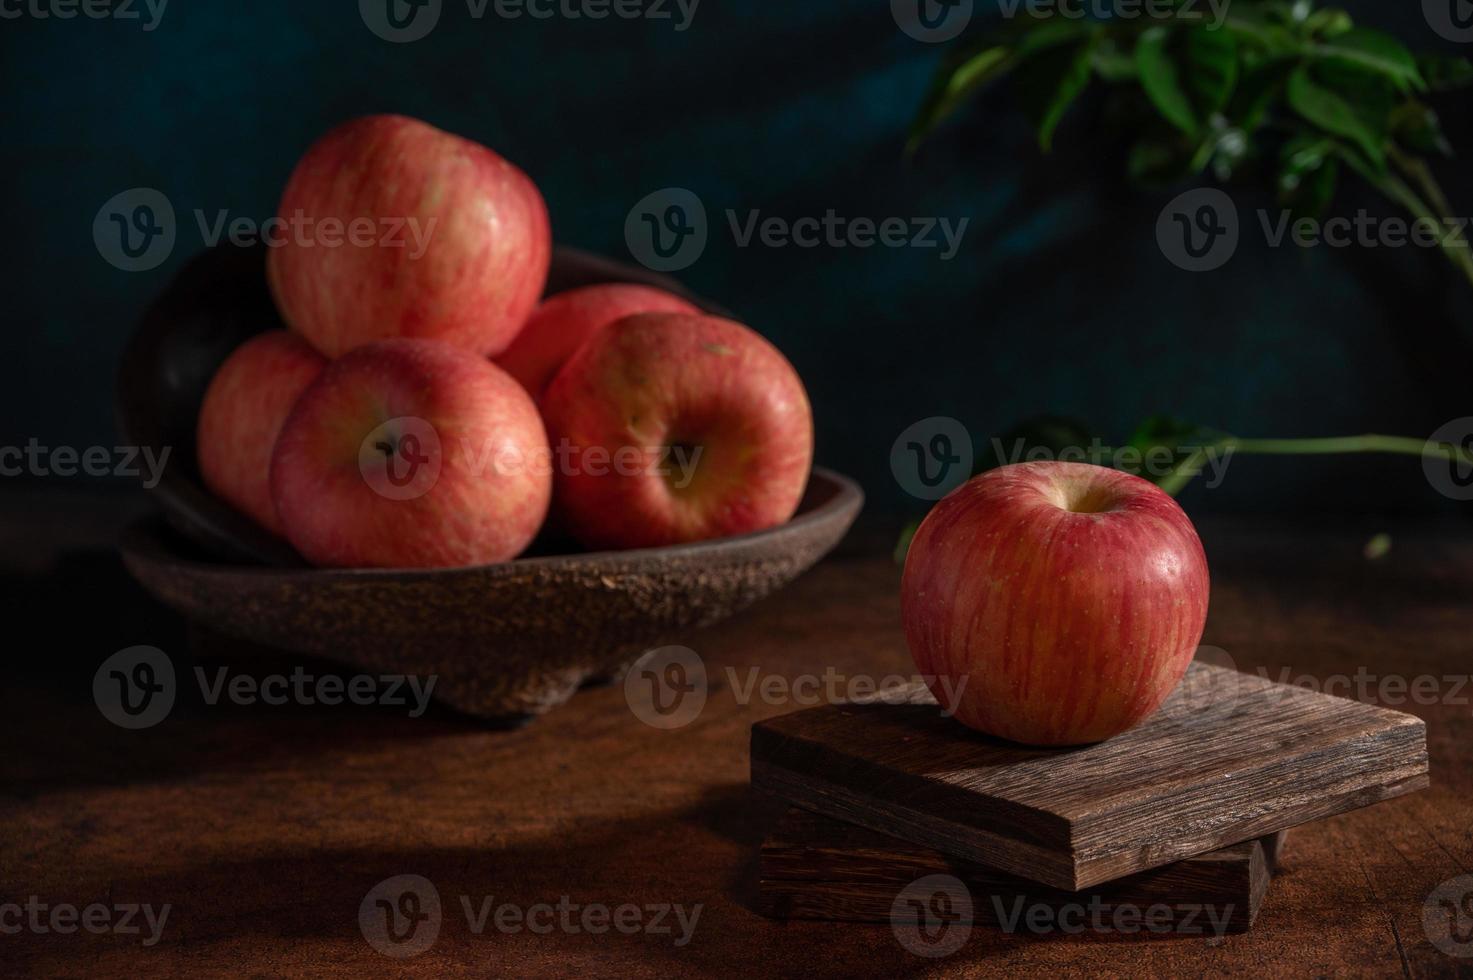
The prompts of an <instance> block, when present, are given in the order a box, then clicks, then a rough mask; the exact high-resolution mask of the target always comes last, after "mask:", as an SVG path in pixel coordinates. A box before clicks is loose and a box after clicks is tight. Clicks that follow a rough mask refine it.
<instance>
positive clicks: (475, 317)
mask: <svg viewBox="0 0 1473 980" xmlns="http://www.w3.org/2000/svg"><path fill="white" fill-rule="evenodd" d="M277 217H278V219H279V222H280V225H279V227H278V228H277V229H276V231H275V232H274V233H273V234H272V236H271V237H272V239H273V241H272V244H273V246H274V247H272V248H271V249H270V250H269V254H268V256H267V260H266V263H267V264H266V271H267V278H268V280H269V282H270V285H271V292H272V294H273V295H274V296H275V298H276V303H277V306H278V307H279V308H280V310H281V313H282V316H283V317H285V319H286V321H287V323H288V324H289V325H290V326H292V327H293V328H294V329H296V330H297V331H299V332H300V333H301V334H302V336H304V337H306V338H307V340H309V341H310V342H311V343H312V344H313V345H314V346H315V347H317V349H318V350H320V351H322V352H323V353H325V354H327V355H328V356H330V357H337V356H339V355H341V354H344V353H346V352H348V351H350V350H352V349H353V348H355V347H358V346H359V345H361V344H365V343H368V342H370V341H374V340H382V339H388V338H393V337H411V338H421V339H432V340H443V341H445V342H447V343H453V344H457V345H459V346H461V347H467V348H469V349H471V350H474V351H477V352H478V353H481V354H483V355H493V354H499V353H500V352H501V351H502V350H504V349H505V348H506V346H507V345H508V344H510V343H511V341H512V338H513V337H515V336H516V333H517V331H518V330H520V329H521V327H522V324H523V323H524V322H525V321H526V319H527V316H528V314H530V313H531V312H532V309H533V308H534V307H535V306H536V304H537V300H538V297H540V296H541V295H542V289H543V286H544V284H545V283H546V280H547V268H548V263H549V261H550V259H551V255H552V234H551V231H550V229H549V226H548V219H547V207H546V205H545V204H544V203H543V200H542V195H541V194H540V193H539V192H538V190H537V187H536V185H535V184H533V183H532V181H531V180H530V179H529V178H528V177H527V175H526V174H524V173H522V171H520V170H518V169H517V168H516V167H515V166H513V165H512V164H510V163H508V162H507V161H506V160H504V159H502V158H501V157H500V156H498V155H497V154H496V153H494V152H492V151H491V150H489V149H487V148H486V147H484V146H482V145H480V144H479V143H475V142H472V141H471V140H467V139H462V138H461V137H459V136H454V135H452V134H450V133H446V132H443V131H441V130H439V129H436V128H435V127H433V126H430V125H428V124H427V123H423V122H420V121H418V120H415V119H410V118H407V117H405V116H392V115H380V116H366V117H364V118H361V119H355V120H353V121H351V122H348V123H345V124H343V125H341V126H339V127H337V128H336V129H334V130H332V131H331V132H329V133H328V134H327V135H326V136H323V137H322V138H321V139H320V140H318V141H317V142H316V143H314V144H313V145H312V147H311V148H310V149H308V151H307V153H306V155H305V156H303V157H302V159H301V161H300V162H299V163H298V164H297V166H296V169H295V170H294V171H293V172H292V175H291V179H290V180H289V181H288V183H287V186H286V191H285V193H284V194H283V195H282V199H281V205H280V208H279V211H278V214H277Z"/></svg>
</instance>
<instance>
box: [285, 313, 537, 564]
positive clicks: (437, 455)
mask: <svg viewBox="0 0 1473 980" xmlns="http://www.w3.org/2000/svg"><path fill="white" fill-rule="evenodd" d="M549 458H550V453H549V450H548V446H547V437H546V434H545V432H544V430H543V427H542V420H541V419H540V418H539V417H538V415H537V408H536V406H535V405H533V404H532V399H531V397H530V396H528V395H527V393H526V391H524V390H523V389H522V386H521V385H519V384H517V382H516V381H514V380H512V378H511V376H510V375H508V374H507V373H506V372H505V371H502V370H501V369H500V368H498V367H497V366H496V365H494V364H492V363H491V362H490V361H488V360H486V359H485V358H484V357H482V356H480V355H478V354H475V353H473V352H471V351H467V350H463V349H461V348H458V347H454V346H452V345H450V344H444V343H439V342H437V341H432V340H385V341H379V342H377V343H373V344H368V345H365V346H363V347H359V348H357V349H356V350H354V351H352V352H351V353H349V354H345V355H343V356H342V357H340V358H338V359H337V360H335V361H333V362H332V363H331V364H329V365H328V366H327V367H326V369H324V370H323V372H322V374H321V376H320V377H318V378H317V380H316V381H314V382H313V383H312V384H311V385H310V386H308V388H307V389H306V390H305V391H303V392H302V395H301V397H300V398H298V399H297V402H296V405H295V406H294V407H293V409H292V412H291V415H289V416H288V417H287V420H286V422H285V423H284V424H283V425H282V427H281V435H280V437H279V438H278V439H277V441H276V448H275V451H274V453H273V455H272V457H271V496H272V499H273V500H274V501H275V504H276V510H277V513H278V514H279V515H280V516H281V523H282V527H283V529H284V530H285V533H286V537H287V540H288V541H290V542H291V544H292V546H293V547H295V548H296V549H297V551H299V552H300V553H301V555H302V557H304V558H306V559H307V560H308V561H309V562H311V563H312V564H314V565H319V566H328V567H345V568H362V567H377V568H451V567H459V566H466V565H481V564H490V563H492V562H500V561H507V560H510V559H512V558H515V557H516V556H517V555H518V554H520V553H521V552H522V551H523V549H525V548H526V547H527V545H528V544H529V543H530V542H531V541H532V539H533V537H535V536H536V534H537V531H538V529H539V528H540V527H541V526H542V521H543V518H544V517H545V516H546V514H547V508H548V501H549V498H550V496H551V493H552V477H551V467H550V465H549Z"/></svg>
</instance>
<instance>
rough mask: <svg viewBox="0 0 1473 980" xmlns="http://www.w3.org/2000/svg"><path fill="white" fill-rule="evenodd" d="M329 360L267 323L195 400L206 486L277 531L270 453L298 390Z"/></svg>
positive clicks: (197, 450) (197, 442) (198, 449)
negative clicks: (198, 400)
mask: <svg viewBox="0 0 1473 980" xmlns="http://www.w3.org/2000/svg"><path fill="white" fill-rule="evenodd" d="M326 364H327V359H326V358H324V357H323V356H322V355H321V354H319V353H317V352H316V351H315V350H313V349H312V348H311V347H309V346H308V345H307V344H306V343H305V342H303V340H302V339H301V338H300V337H298V336H296V335H295V334H293V333H290V332H289V331H286V330H268V331H266V332H265V333H261V334H257V335H256V336H254V337H252V338H251V339H250V340H247V341H246V342H245V343H244V344H241V345H240V346H239V347H237V348H236V349H235V350H234V351H233V352H232V353H231V355H230V356H229V357H227V358H226V359H225V363H223V364H221V365H220V368H219V370H218V371H216V372H215V375H214V377H213V378H211V379H210V385H209V387H208V388H207V389H205V397H204V402H203V403H202V404H201V406H200V412H199V418H198V420H197V422H196V426H195V442H194V445H195V454H196V456H197V458H198V460H199V471H200V477H201V479H203V480H204V483H205V486H206V487H208V488H209V489H210V491H211V492H212V493H214V494H215V495H216V496H218V497H220V499H222V500H224V501H225V502H226V503H228V504H230V505H231V506H233V507H235V508H236V509H237V510H239V511H241V512H242V513H244V514H246V515H247V516H248V517H250V518H252V519H253V520H255V522H256V523H257V524H259V525H261V526H262V527H263V528H265V529H266V530H268V531H270V532H271V533H272V534H275V535H276V536H278V537H280V536H281V535H282V533H283V532H282V527H281V518H280V517H278V516H277V513H276V504H275V503H273V502H272V500H271V452H272V450H273V449H275V448H276V437H277V435H278V433H280V432H281V426H282V424H283V423H284V422H285V421H286V418H287V415H289V414H290V413H291V410H292V406H293V405H295V404H296V401H297V397H298V396H299V395H301V393H302V392H303V391H304V390H306V388H307V386H308V385H310V384H311V383H312V382H313V381H315V380H316V379H317V376H318V375H319V374H321V373H322V369H323V367H324V366H326Z"/></svg>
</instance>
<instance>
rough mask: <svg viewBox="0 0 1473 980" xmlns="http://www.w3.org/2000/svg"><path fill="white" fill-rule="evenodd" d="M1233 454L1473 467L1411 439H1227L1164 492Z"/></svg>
mask: <svg viewBox="0 0 1473 980" xmlns="http://www.w3.org/2000/svg"><path fill="white" fill-rule="evenodd" d="M1234 453H1256V454H1258V455H1264V456H1323V455H1330V454H1339V453H1396V454H1399V455H1403V456H1431V457H1439V458H1442V459H1446V460H1449V461H1451V462H1458V463H1464V464H1467V465H1469V466H1473V452H1470V451H1469V450H1467V449H1461V448H1459V447H1457V446H1454V445H1453V444H1452V443H1447V442H1432V441H1431V440H1429V439H1413V438H1411V437H1408V436H1382V435H1363V436H1333V437H1330V438H1325V439H1240V438H1238V437H1237V436H1224V437H1222V438H1221V439H1218V440H1217V441H1216V442H1213V443H1209V444H1208V445H1205V446H1199V447H1198V448H1197V449H1195V450H1194V451H1193V452H1192V454H1191V455H1190V456H1188V457H1187V458H1186V459H1184V460H1182V462H1181V465H1179V466H1178V467H1177V468H1176V469H1175V470H1174V471H1173V472H1172V473H1171V474H1170V475H1169V476H1167V477H1166V478H1165V479H1163V480H1162V481H1161V484H1160V486H1161V489H1162V490H1165V491H1166V492H1167V493H1169V494H1171V496H1173V497H1175V496H1176V495H1177V494H1178V493H1180V492H1181V491H1182V490H1183V489H1184V488H1185V487H1186V485H1187V484H1189V483H1191V482H1192V479H1193V478H1194V477H1196V475H1197V474H1198V473H1200V472H1202V467H1203V466H1204V465H1206V463H1207V461H1208V460H1210V459H1214V458H1216V457H1217V456H1220V455H1221V456H1231V455H1232V454H1234Z"/></svg>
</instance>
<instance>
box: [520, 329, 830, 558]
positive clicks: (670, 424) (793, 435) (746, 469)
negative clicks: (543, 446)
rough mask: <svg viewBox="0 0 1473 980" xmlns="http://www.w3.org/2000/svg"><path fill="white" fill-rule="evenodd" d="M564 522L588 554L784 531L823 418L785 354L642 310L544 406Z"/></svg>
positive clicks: (583, 351) (745, 335) (597, 343)
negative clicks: (816, 417) (816, 423)
mask: <svg viewBox="0 0 1473 980" xmlns="http://www.w3.org/2000/svg"><path fill="white" fill-rule="evenodd" d="M542 408H543V415H544V418H545V419H546V421H547V428H548V433H549V436H550V438H551V439H552V441H553V449H554V452H555V453H556V454H557V457H558V463H557V474H556V493H555V499H554V508H555V511H554V512H555V514H556V515H557V517H558V519H559V520H560V522H561V524H562V526H563V527H564V528H565V529H566V530H567V531H568V532H569V533H571V534H572V535H573V536H574V537H575V538H577V539H578V540H579V541H580V542H582V543H583V544H584V545H585V546H587V547H589V548H642V547H654V546H659V545H670V544H679V543H682V542H686V541H699V540H703V539H707V538H718V537H725V536H727V535H733V534H744V533H746V532H749V531H758V530H762V529H764V528H769V527H773V526H775V525H778V524H782V523H783V522H785V521H787V520H788V519H789V518H790V517H792V516H793V513H794V511H795V510H797V507H798V504H799V502H800V501H801V499H802V497H803V491H804V488H805V487H806V486H807V483H808V475H809V471H810V469H811V467H812V463H813V413H812V410H811V409H810V408H809V404H808V395H807V393H806V392H805V391H804V389H803V383H802V381H800V380H799V378H798V374H797V372H796V371H794V370H793V367H792V365H791V364H789V363H788V361H787V359H786V358H784V357H783V355H782V354H781V353H779V351H778V350H777V348H775V347H773V346H772V345H771V344H770V343H768V342H767V341H766V340H765V339H763V338H762V337H761V336H760V335H759V334H757V333H756V332H754V331H752V330H751V329H749V328H747V327H745V326H743V325H742V324H740V323H736V322H733V321H731V320H725V319H721V318H719V317H711V316H702V315H696V314H682V313H641V314H636V315H634V316H630V317H626V318H624V319H622V320H619V321H618V322H617V323H614V324H612V325H610V326H608V327H606V328H605V329H603V330H601V331H599V332H597V333H596V334H595V335H594V336H593V337H592V338H591V339H590V340H589V341H588V342H587V343H585V344H584V345H583V346H582V347H580V348H579V349H578V352H577V353H576V354H574V355H573V356H572V358H570V359H569V360H568V362H567V363H566V364H564V365H563V367H562V370H560V371H559V372H558V374H557V376H556V377H555V378H554V379H553V381H552V384H551V385H549V386H548V388H547V390H546V392H545V394H544V395H543V401H542Z"/></svg>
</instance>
